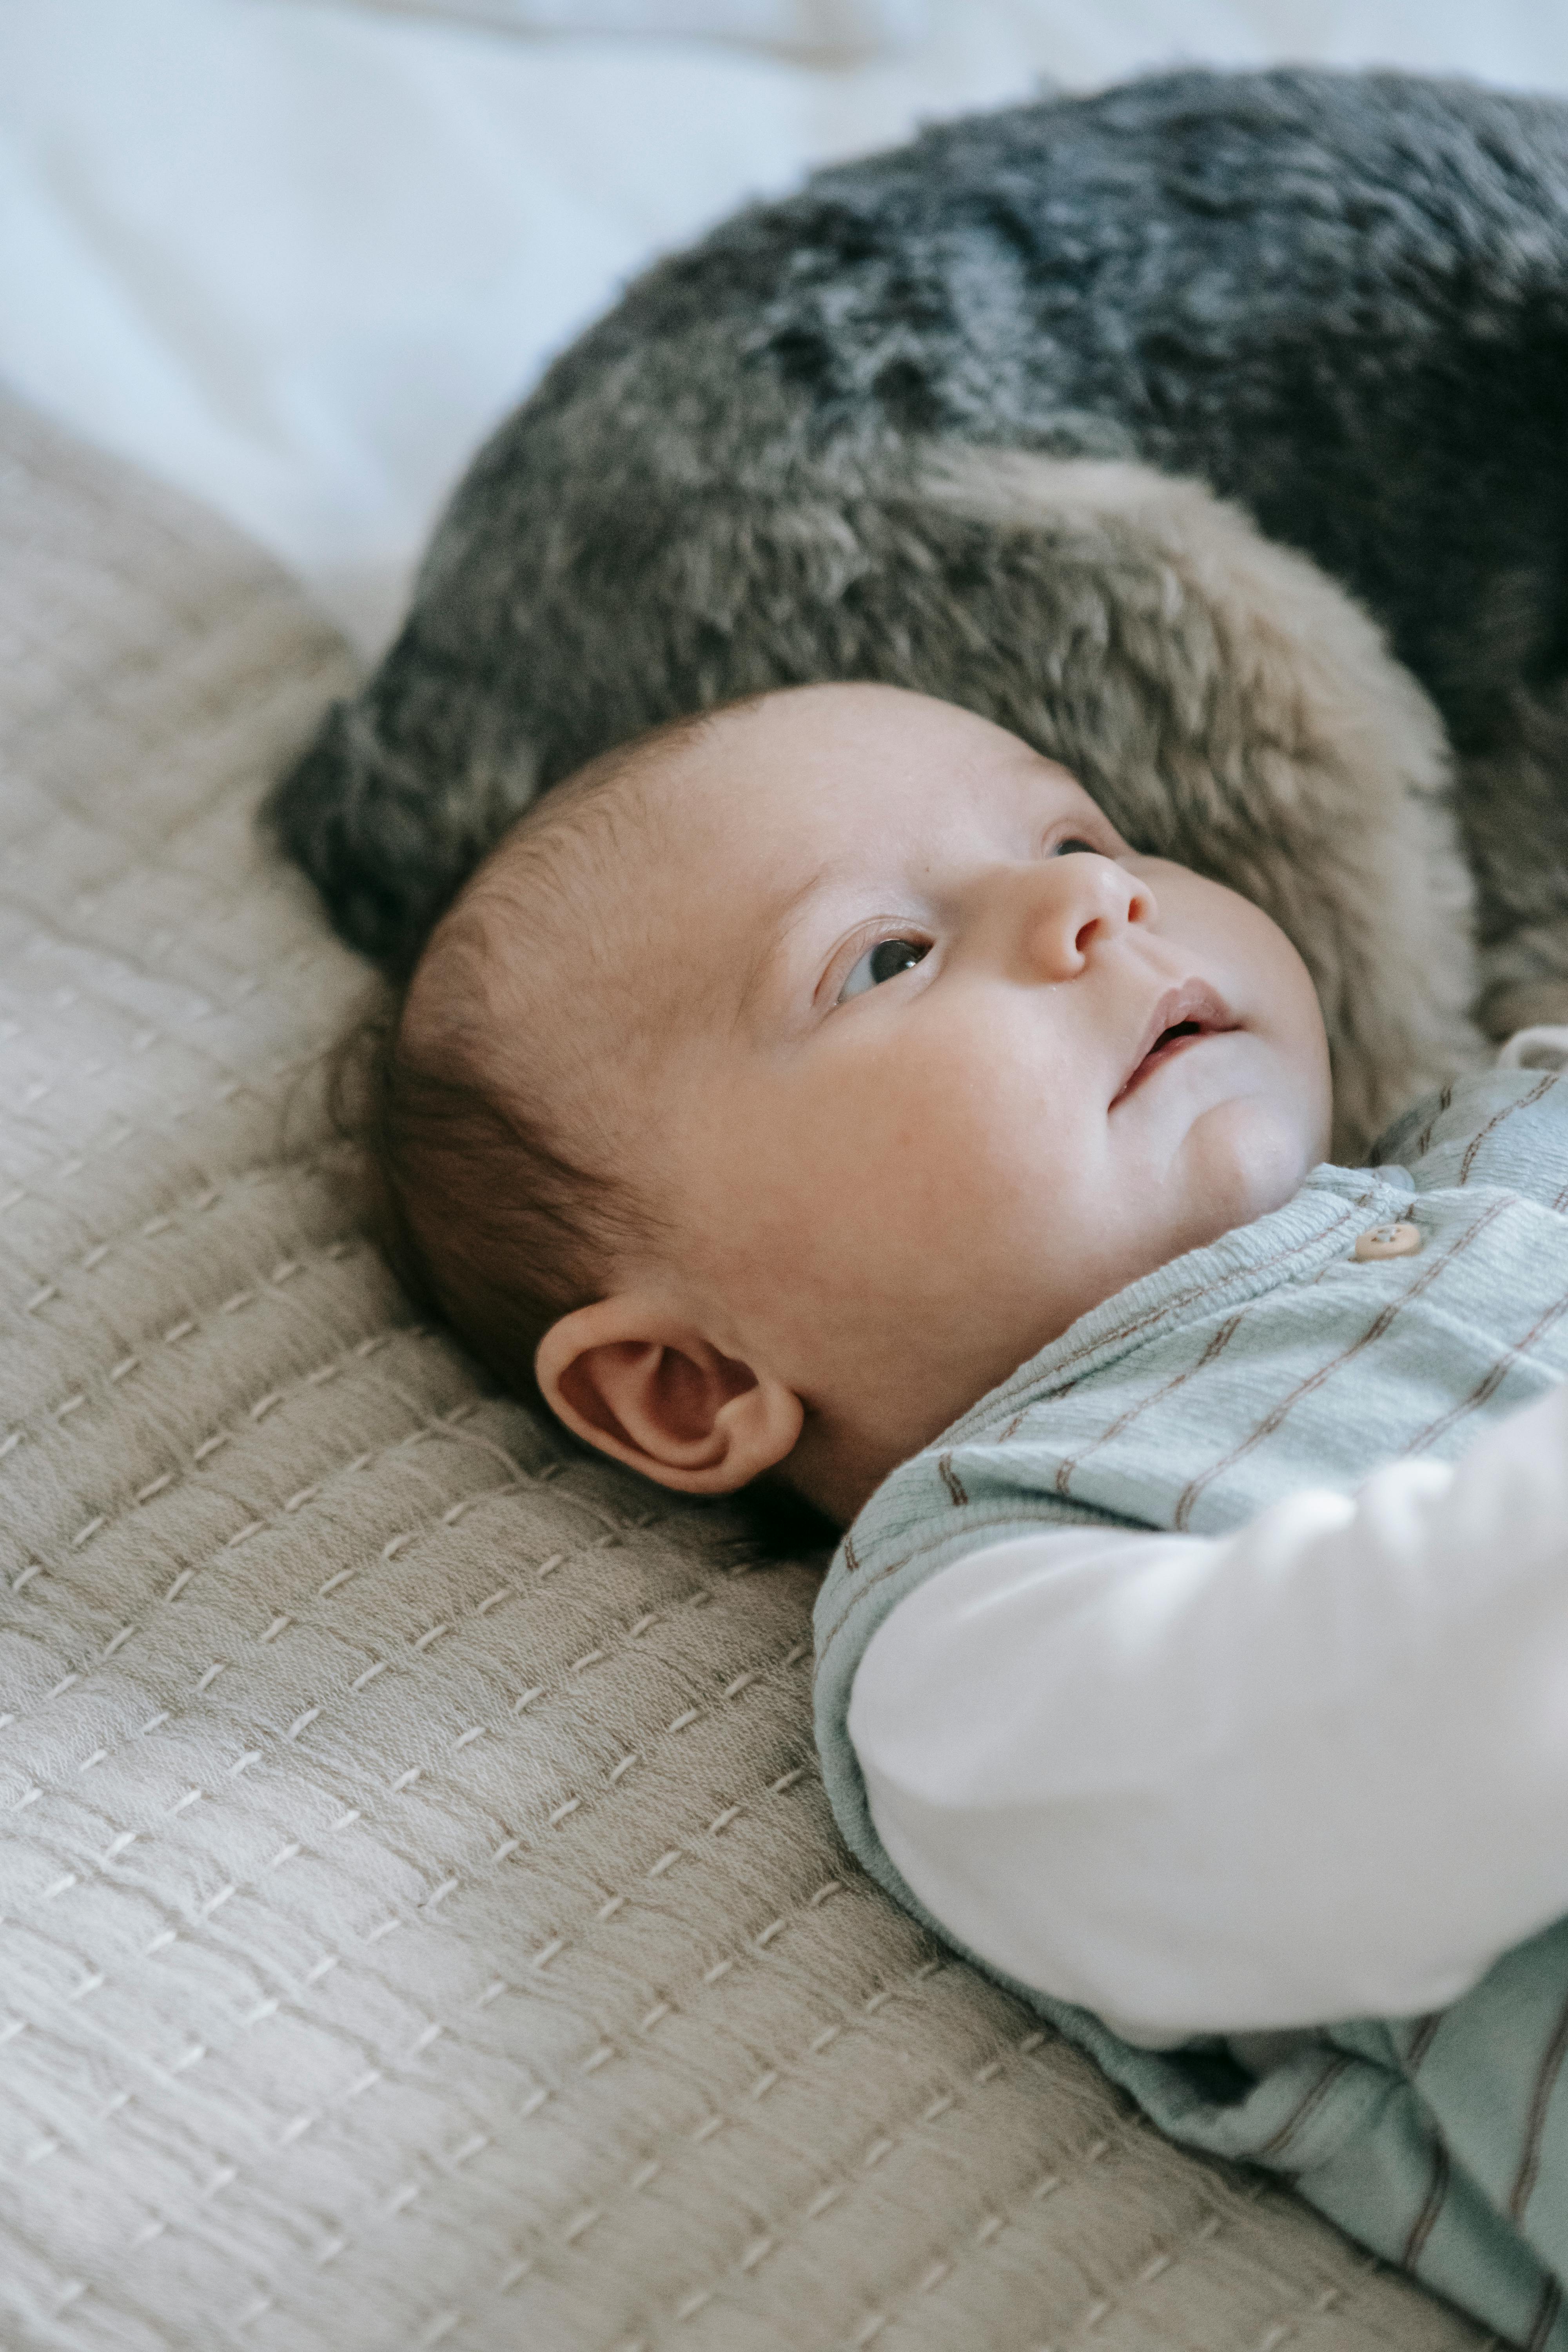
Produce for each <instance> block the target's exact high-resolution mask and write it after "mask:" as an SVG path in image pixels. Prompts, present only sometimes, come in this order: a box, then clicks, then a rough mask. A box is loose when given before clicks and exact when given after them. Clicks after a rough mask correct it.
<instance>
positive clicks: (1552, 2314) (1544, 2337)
mask: <svg viewBox="0 0 1568 2352" xmlns="http://www.w3.org/2000/svg"><path fill="white" fill-rule="evenodd" d="M1562 2308H1563V2290H1562V2288H1561V2287H1560V2286H1559V2285H1558V2284H1557V2282H1556V2280H1555V2279H1554V2278H1549V2279H1546V2280H1544V2281H1543V2282H1542V2289H1541V2301H1540V2302H1539V2303H1538V2304H1537V2305H1536V2307H1535V2317H1534V2318H1533V2319H1532V2320H1531V2326H1530V2333H1529V2335H1528V2336H1526V2337H1525V2339H1524V2352H1545V2347H1546V2346H1547V2345H1548V2344H1549V2343H1550V2342H1551V2340H1552V2329H1553V2328H1554V2327H1555V2326H1556V2325H1557V2315H1558V2313H1559V2312H1560V2311H1561V2310H1562Z"/></svg>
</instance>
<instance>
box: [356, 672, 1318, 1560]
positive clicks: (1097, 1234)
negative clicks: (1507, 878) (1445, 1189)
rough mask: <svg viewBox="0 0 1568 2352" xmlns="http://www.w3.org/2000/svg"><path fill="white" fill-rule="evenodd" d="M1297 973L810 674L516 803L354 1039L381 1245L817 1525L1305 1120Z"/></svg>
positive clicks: (1113, 1284)
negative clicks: (799, 1499)
mask: <svg viewBox="0 0 1568 2352" xmlns="http://www.w3.org/2000/svg"><path fill="white" fill-rule="evenodd" d="M1329 1118H1330V1098H1329V1069H1328V1052H1327V1047H1326V1045H1325V1041H1324V1035H1323V1024H1322V1019H1321V1014H1320V1013H1319V1009H1318V1004H1317V1001H1316V999H1315V997H1314V995H1313V992H1312V988H1311V983H1310V980H1309V979H1308V976H1307V972H1306V969H1305V967H1304V966H1303V964H1302V962H1301V961H1300V957H1299V956H1298V955H1297V953H1296V950H1294V948H1293V947H1291V945H1290V944H1289V940H1286V938H1285V937H1284V934H1283V933H1282V932H1281V931H1280V930H1279V929H1278V928H1277V927H1276V926H1275V925H1274V924H1273V923H1272V922H1271V921H1270V920H1269V919H1268V917H1267V916H1266V915H1264V914H1262V913H1261V912H1259V910H1258V908H1255V907H1253V906H1252V905H1250V904H1249V903H1248V902H1247V900H1246V899H1243V898H1237V896H1236V894H1235V893H1234V892H1232V891H1229V890H1226V889H1225V888H1223V887H1221V886H1220V885H1219V884H1218V883H1215V882H1210V881H1206V880H1205V879H1204V878H1202V877H1200V876H1198V875H1195V874H1194V873H1191V872H1189V871H1188V870H1187V869H1186V868H1185V867H1184V866H1173V865H1170V864H1168V863H1166V862H1164V861H1163V860H1161V859H1158V858H1151V857H1142V856H1136V855H1134V854H1133V853H1132V852H1131V850H1129V848H1128V847H1127V845H1126V844H1125V843H1124V842H1122V841H1121V839H1120V837H1119V836H1118V835H1117V834H1116V833H1115V831H1114V830H1113V828H1112V827H1111V825H1110V823H1109V822H1108V821H1107V819H1106V818H1105V817H1104V816H1103V815H1102V814H1101V813H1100V809H1099V808H1098V807H1097V806H1096V804H1095V803H1094V802H1093V801H1091V800H1090V799H1089V795H1088V794H1087V793H1085V792H1084V791H1083V790H1082V789H1081V787H1080V786H1079V785H1078V784H1077V783H1075V782H1073V780H1072V778H1071V777H1070V776H1069V775H1068V773H1067V772H1065V770H1063V769H1061V768H1059V767H1057V766H1056V765H1054V764H1053V763H1052V762H1051V761H1048V760H1046V759H1043V758H1041V757H1040V755H1039V754H1038V753H1037V752H1036V751H1031V750H1030V749H1029V748H1028V746H1027V745H1026V744H1024V743H1022V742H1020V741H1019V740H1017V738H1016V737H1015V736H1012V735H1008V734H1006V733H1005V732H1004V731H1003V730H1001V729H1000V728H997V727H994V726H992V725H991V724H990V723H989V722H988V721H986V720H984V719H978V718H976V717H975V716H974V715H973V713H971V712H969V711H965V710H961V709H956V708H954V707H953V706H952V705H951V704H947V703H942V702H933V701H931V700H928V699H927V698H925V697H923V696H921V695H915V694H908V693H903V692H900V691H899V690H897V689H895V688H887V687H875V686H822V687H803V688H795V689H793V690H790V691H787V692H779V693H775V694H769V695H766V696H763V697H758V698H752V700H751V701H749V702H747V703H744V704H740V705H736V706H734V707H733V708H731V709H727V710H722V711H719V712H717V713H714V714H711V715H710V716H709V717H707V718H706V719H700V720H695V721H688V722H683V723H682V724H680V725H679V726H677V727H675V728H673V729H667V730H661V731H660V732H659V733H658V734H656V735H654V736H652V737H647V738H644V739H643V740H641V742H639V743H637V744H633V745H630V746H628V747H626V749H624V750H623V751H618V752H614V753H610V754H607V755H606V756H605V758H604V759H602V760H599V761H595V762H594V764H593V765H592V766H591V767H589V768H587V769H585V770H584V771H583V772H582V773H581V774H580V775H578V776H577V777H574V778H573V779H571V780H570V781H569V782H567V783H565V784H563V785H561V786H558V787H557V788H556V789H555V790H554V791H552V793H548V794H547V795H546V796H545V797H544V798H543V799H542V801H540V802H539V803H536V805H535V806H534V807H533V808H532V809H531V810H530V811H529V813H528V814H527V815H526V816H525V817H523V818H522V820H521V823H520V824H518V825H516V826H515V827H514V828H513V830H512V831H511V833H510V834H509V835H507V837H506V839H505V840H504V841H503V842H502V843H501V844H500V846H499V848H497V849H496V850H495V852H494V853H493V854H492V855H491V856H490V857H489V859H488V860H487V861H486V863H485V864H484V865H483V866H481V867H480V868H479V872H478V873H477V874H476V875H475V876H474V877H473V879H472V880H471V881H470V882H469V883H468V887H466V889H465V890H464V891H463V893H462V895H461V897H460V898H458V901H457V903H456V904H455V906H454V907H453V908H452V909H451V911H450V912H449V913H448V914H447V916H446V917H445V919H443V921H442V922H441V923H440V925H439V926H438V928H437V931H436V933H435V935H434V936H433V938H432V940H431V941H430V944H429V946H428V947H427V948H426V952H425V955H424V957H423V959H422V961H421V962H420V964H419V967H418V969H417V971H416V973H415V975H414V979H413V982H412V983H411V985H410V988H409V991H408V994H407V998H406V1000H405V1006H404V1009H403V1013H402V1015H401V1019H400V1022H399V1024H398V1028H397V1031H396V1034H395V1038H394V1041H393V1044H392V1046H391V1049H390V1052H389V1055H388V1056H387V1061H386V1067H385V1072H384V1089H383V1101H382V1112H381V1132H382V1145H383V1159H384V1174H385V1179H386V1182H387V1187H388V1190H389V1192H390V1194H391V1197H392V1199H393V1202H394V1203H395V1211H396V1214H397V1218H398V1220H399V1222H400V1224H401V1227H402V1231H403V1235H404V1244H405V1256H407V1257H410V1258H412V1260H413V1261H414V1262H415V1264H416V1266H418V1267H419V1268H420V1269H421V1270H422V1273H423V1277H424V1282H425V1286H426V1288H427V1289H428V1290H429V1291H430V1292H431V1293H432V1294H433V1295H434V1297H435V1298H436V1299H437V1302H438V1303H439V1304H440V1305H441V1306H442V1307H443V1308H444V1309H445V1310H446V1312H447V1314H448V1315H449V1316H450V1317H451V1318H452V1320H453V1321H454V1322H455V1323H456V1324H457V1326H458V1328H459V1329H460V1330H461V1331H462V1332H463V1333H464V1334H465V1336H466V1337H468V1339H469V1340H470V1342H471V1343H472V1344H473V1345H474V1346H475V1347H476V1348H477V1349H478V1350H479V1353H480V1354H481V1355H482V1356H483V1357H485V1358H486V1359H487V1360H488V1361H489V1364H490V1366H491V1368H492V1369H493V1370H496V1371H497V1372H499V1373H500V1376H501V1377H502V1378H503V1379H504V1380H506V1381H508V1382H509V1384H510V1385H511V1386H513V1387H516V1388H521V1387H526V1386H527V1384H528V1382H529V1381H530V1378H531V1376H533V1377H536V1378H537V1381H538V1385H539V1389H540V1391H542V1395H543V1396H544V1398H545V1400H546V1401H547V1402H548V1403H549V1404H550V1405H551V1406H552V1409H553V1410H554V1412H556V1413H558V1414H559V1415H560V1417H561V1419H562V1420H563V1422H565V1423H567V1424H568V1426H569V1427H571V1428H572V1429H574V1431H576V1432H577V1433H578V1434H579V1435H580V1436H582V1437H584V1438H586V1439H588V1440H589V1441H590V1442H591V1443H592V1444H595V1445H597V1446H599V1447H601V1448H602V1449H603V1450H604V1451H605V1453H608V1454H614V1455H616V1457H618V1458H619V1459H620V1460H622V1461H624V1462H628V1463H631V1464H632V1465H635V1466H636V1467H637V1469H639V1470H642V1471H644V1472H646V1473H647V1475H649V1476H650V1477H653V1478H656V1479H658V1480H659V1481H661V1482H662V1484H664V1485H665V1486H672V1487H676V1488H679V1489H683V1490H685V1491H687V1492H689V1493H698V1494H714V1493H721V1492H726V1491H730V1490H732V1489H735V1488H738V1487H741V1486H745V1485H747V1484H749V1483H750V1482H751V1481H752V1480H753V1479H755V1478H757V1477H759V1476H761V1475H763V1473H765V1472H768V1471H778V1472H780V1473H781V1474H782V1475H784V1477H785V1478H786V1479H787V1480H788V1482H789V1483H790V1485H791V1486H794V1487H795V1489H796V1490H797V1491H798V1492H799V1493H801V1494H802V1495H804V1496H805V1497H806V1499H807V1500H808V1501H810V1502H813V1503H815V1504H816V1506H817V1507H819V1508H820V1509H822V1510H824V1511H826V1513H827V1515H828V1516H829V1517H832V1518H834V1519H837V1520H838V1521H839V1522H840V1523H846V1522H847V1520H848V1519H849V1518H851V1517H853V1516H854V1514H855V1512H856V1511H857V1510H858V1507H860V1505H861V1503H863V1502H864V1501H865V1499H866V1497H867V1496H868V1495H869V1493H870V1492H871V1490H872V1488H873V1487H874V1486H876V1485H877V1484H878V1482H879V1480H880V1479H881V1478H882V1477H883V1476H885V1475H887V1473H888V1472H889V1470H890V1469H892V1468H893V1467H894V1465H896V1464H897V1463H899V1462H900V1461H902V1460H903V1459H904V1458H905V1457H906V1456H907V1455H909V1454H911V1453H913V1452H915V1451H916V1450H917V1449H918V1448H919V1447H920V1446H921V1445H922V1444H926V1443H927V1442H928V1441H929V1440H930V1439H931V1438H932V1437H934V1436H935V1435H936V1434H937V1433H939V1432H940V1431H941V1430H942V1429H943V1428H944V1427H945V1426H946V1425H947V1424H948V1423H949V1422H951V1421H952V1420H954V1419H955V1418H956V1417H957V1416H958V1415H959V1414H960V1413H961V1412H963V1411H965V1410H966V1409H967V1407H969V1406H970V1405H972V1404H973V1403H974V1402H976V1400H977V1399H978V1398H980V1397H981V1396H982V1395H984V1392H985V1391H986V1390H987V1389H989V1388H991V1387H993V1386H994V1385H995V1383H996V1382H997V1381H1001V1380H1003V1379H1005V1377H1006V1376H1007V1374H1008V1373H1009V1372H1011V1371H1012V1370H1015V1368H1016V1366H1017V1365H1018V1364H1020V1363H1021V1362H1023V1361H1024V1360H1026V1358H1027V1357H1029V1356H1030V1355H1032V1354H1034V1353H1035V1351H1036V1350H1037V1349H1039V1348H1041V1347H1043V1346H1044V1345H1045V1344H1046V1343H1047V1341H1048V1340H1050V1339H1054V1338H1055V1337H1057V1335H1058V1334H1059V1333H1060V1332H1061V1331H1063V1330H1065V1329H1066V1328H1067V1326H1068V1324H1069V1323H1071V1322H1072V1321H1073V1320H1074V1318H1076V1317H1078V1316H1079V1315H1081V1314H1083V1313H1084V1312H1085V1311H1086V1310H1087V1309H1088V1308H1089V1307H1093V1306H1096V1305H1098V1304H1099V1303H1100V1300H1102V1299H1104V1298H1107V1297H1110V1294H1111V1293H1112V1292H1113V1291H1115V1290H1118V1289H1120V1288H1121V1286H1123V1285H1124V1284H1126V1283H1129V1282H1131V1281H1133V1280H1135V1279H1136V1278H1137V1277H1138V1276H1141V1275H1143V1274H1147V1273H1149V1272H1150V1271H1151V1270H1152V1268H1153V1267H1155V1266H1157V1265H1163V1263H1164V1262H1165V1261H1166V1260H1168V1259H1170V1258H1173V1257H1175V1256H1177V1255H1179V1254H1180V1253H1181V1252H1182V1251H1184V1250H1187V1249H1192V1248H1195V1247H1198V1246H1200V1245H1201V1244H1205V1243H1207V1242H1211V1241H1213V1240H1215V1239H1216V1238H1217V1236H1218V1235H1219V1234H1223V1233H1226V1232H1228V1231H1229V1230H1230V1229H1231V1227H1233V1226H1235V1225H1237V1224H1241V1223H1246V1222H1247V1221H1248V1220H1249V1219H1251V1218H1254V1217H1257V1216H1260V1215H1262V1214H1264V1213H1266V1212H1267V1211H1268V1210H1270V1209H1273V1208H1276V1207H1278V1206H1279V1204H1280V1203H1281V1202H1284V1201H1285V1200H1287V1199H1288V1198H1289V1195H1290V1194H1291V1193H1292V1192H1294V1191H1295V1189H1296V1187H1297V1186H1298V1185H1299V1184H1300V1181H1301V1179H1302V1177H1303V1175H1304V1174H1305V1173H1306V1171H1307V1170H1308V1169H1309V1168H1310V1167H1311V1166H1312V1165H1313V1163H1314V1162H1315V1161H1316V1160H1319V1159H1321V1156H1322V1154H1323V1152H1324V1150H1325V1149H1326V1147H1327V1139H1328V1131H1329Z"/></svg>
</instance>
